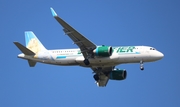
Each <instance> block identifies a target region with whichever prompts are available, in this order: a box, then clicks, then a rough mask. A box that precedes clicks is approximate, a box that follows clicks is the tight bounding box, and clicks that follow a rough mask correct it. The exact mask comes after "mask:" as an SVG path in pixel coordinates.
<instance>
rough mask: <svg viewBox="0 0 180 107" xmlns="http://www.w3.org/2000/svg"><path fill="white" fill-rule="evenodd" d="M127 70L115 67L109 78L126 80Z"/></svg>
mask: <svg viewBox="0 0 180 107" xmlns="http://www.w3.org/2000/svg"><path fill="white" fill-rule="evenodd" d="M126 76H127V72H126V70H122V69H114V70H113V71H112V72H111V73H110V76H109V79H111V80H124V79H126Z"/></svg>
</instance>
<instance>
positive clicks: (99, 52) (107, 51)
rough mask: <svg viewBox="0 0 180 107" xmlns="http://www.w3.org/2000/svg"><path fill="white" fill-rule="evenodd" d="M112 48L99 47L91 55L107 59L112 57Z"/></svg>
mask: <svg viewBox="0 0 180 107" xmlns="http://www.w3.org/2000/svg"><path fill="white" fill-rule="evenodd" d="M112 51H113V50H112V47H111V46H104V45H102V46H99V47H97V48H96V49H95V50H94V51H93V53H94V54H95V56H102V57H108V56H111V55H112Z"/></svg>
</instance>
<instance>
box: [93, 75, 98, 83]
mask: <svg viewBox="0 0 180 107" xmlns="http://www.w3.org/2000/svg"><path fill="white" fill-rule="evenodd" d="M93 77H94V80H95V81H96V82H98V81H99V76H98V75H97V74H95V75H94V76H93Z"/></svg>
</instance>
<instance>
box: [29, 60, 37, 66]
mask: <svg viewBox="0 0 180 107" xmlns="http://www.w3.org/2000/svg"><path fill="white" fill-rule="evenodd" d="M28 63H29V66H30V67H34V66H35V65H36V62H35V61H32V60H28Z"/></svg>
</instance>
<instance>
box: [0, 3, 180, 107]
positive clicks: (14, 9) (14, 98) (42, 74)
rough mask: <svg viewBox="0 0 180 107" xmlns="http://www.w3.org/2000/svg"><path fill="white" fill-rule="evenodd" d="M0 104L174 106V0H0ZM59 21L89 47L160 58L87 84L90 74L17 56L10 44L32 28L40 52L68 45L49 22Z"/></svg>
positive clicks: (178, 30)
mask: <svg viewBox="0 0 180 107" xmlns="http://www.w3.org/2000/svg"><path fill="white" fill-rule="evenodd" d="M0 7H1V9H0V14H1V15H0V19H1V20H0V40H1V42H0V49H1V60H0V63H1V70H0V107H50V106H51V107H52V106H61V107H69V106H77V107H82V106H86V107H92V106H93V107H98V106H100V107H110V106H113V107H120V106H122V107H134V106H136V107H162V106H163V107H170V106H171V107H178V106H180V91H179V90H180V86H179V81H180V78H179V75H180V69H179V60H180V57H179V54H178V53H179V46H180V43H179V35H180V20H179V19H180V14H179V13H180V1H179V0H137V1H135V0H114V1H108V0H104V1H97V0H87V1H85V0H77V1H75V0H61V1H56V0H55V1H53V0H46V1H44V0H42V1H40V0H30V1H25V0H16V1H13V0H11V1H10V0H0ZM50 7H53V8H54V9H55V11H56V12H57V13H58V15H59V16H60V17H62V18H63V19H64V20H65V21H66V22H68V23H69V24H70V25H71V26H73V27H74V28H75V29H76V30H78V31H79V32H81V33H82V34H83V35H84V36H86V37H87V38H88V39H90V40H91V41H93V42H94V43H96V44H97V45H102V44H104V45H110V46H118V45H120V46H122V45H148V46H153V47H155V48H156V49H157V50H159V51H161V52H162V53H164V55H165V57H164V58H163V59H162V60H159V61H157V62H154V63H145V64H144V66H145V70H144V71H140V69H139V66H140V65H139V64H124V65H119V66H117V68H122V69H126V70H127V71H128V77H127V79H126V80H124V81H109V83H108V85H107V87H105V88H98V87H97V86H96V84H94V79H93V77H92V76H93V74H92V71H91V69H88V68H82V67H79V66H74V67H64V66H53V65H45V64H40V63H38V64H37V65H36V67H34V68H30V67H29V66H28V63H27V61H25V60H22V59H18V58H17V55H18V54H19V53H20V51H19V50H18V49H17V48H16V47H15V45H14V44H13V41H19V42H20V43H22V44H25V38H24V31H33V32H34V33H35V34H36V36H38V38H39V39H40V40H41V42H42V43H43V44H44V46H45V47H46V48H47V49H57V48H76V47H77V46H76V45H73V44H72V40H71V39H70V38H69V37H68V36H65V35H64V32H63V31H62V27H61V26H60V25H59V23H58V22H57V21H56V20H55V19H54V18H53V17H52V15H51V12H50V9H49V8H50Z"/></svg>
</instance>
